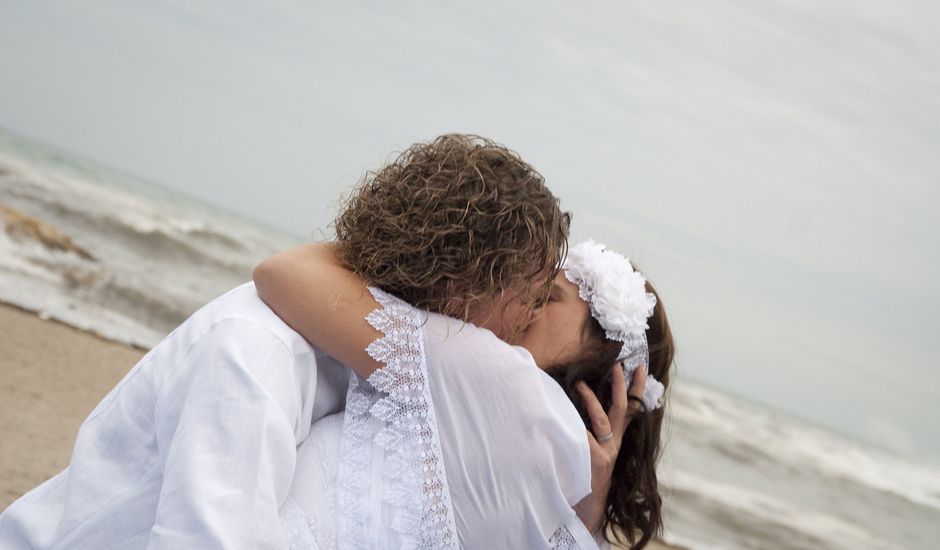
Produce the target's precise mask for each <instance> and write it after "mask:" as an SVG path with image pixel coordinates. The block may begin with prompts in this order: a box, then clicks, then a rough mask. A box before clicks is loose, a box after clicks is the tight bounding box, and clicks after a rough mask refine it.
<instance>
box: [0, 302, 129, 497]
mask: <svg viewBox="0 0 940 550" xmlns="http://www.w3.org/2000/svg"><path fill="white" fill-rule="evenodd" d="M143 354H144V352H143V351H141V350H138V349H133V348H131V347H128V346H125V345H122V344H117V343H114V342H110V341H107V340H104V339H102V338H99V337H97V336H94V335H92V334H89V333H87V332H83V331H81V330H78V329H75V328H72V327H69V326H66V325H63V324H61V323H59V322H56V321H44V320H42V319H40V318H39V317H38V316H37V315H35V314H33V313H29V312H26V311H22V310H20V309H16V308H14V307H10V306H6V305H0V433H2V434H3V437H2V438H0V509H4V508H6V507H7V505H9V504H10V503H11V502H12V501H13V500H15V499H16V498H18V497H19V496H20V495H21V494H23V493H24V492H26V491H27V490H29V489H31V488H33V487H35V486H36V485H38V484H39V483H40V482H42V481H45V480H46V479H48V478H50V477H52V476H53V475H55V474H56V473H58V472H59V471H60V470H62V468H64V467H65V466H67V465H68V462H69V457H70V456H71V453H72V446H73V445H74V444H75V436H76V434H77V433H78V428H79V426H80V425H81V423H82V420H84V419H85V417H86V416H88V413H90V412H91V410H92V409H93V408H94V407H95V405H96V404H97V403H98V401H100V400H101V398H102V397H104V395H105V394H106V393H108V391H109V390H110V389H111V388H112V387H114V385H115V384H116V383H117V382H118V380H120V379H121V378H122V377H123V376H124V375H125V374H126V373H127V371H128V370H130V368H131V367H133V366H134V364H135V363H137V361H138V360H139V359H140V357H141V356H143Z"/></svg>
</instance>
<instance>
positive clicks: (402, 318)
mask: <svg viewBox="0 0 940 550" xmlns="http://www.w3.org/2000/svg"><path fill="white" fill-rule="evenodd" d="M369 291H370V292H371V293H372V296H373V297H374V298H375V300H376V301H377V302H378V303H379V304H380V305H381V306H382V307H381V308H379V309H376V310H374V311H373V312H371V313H370V314H369V315H368V316H367V317H366V321H368V323H369V324H370V325H371V326H372V327H373V328H375V329H376V330H377V331H379V332H381V333H382V334H383V336H382V337H380V338H378V339H377V340H375V341H374V342H372V343H371V344H370V345H369V346H368V347H367V348H366V351H367V352H368V353H369V356H370V357H372V358H373V359H375V360H376V361H378V362H379V363H383V364H384V366H383V367H381V368H379V369H378V370H376V371H375V372H374V373H372V375H371V376H369V378H368V379H363V378H361V377H359V376H355V375H354V376H352V377H351V379H350V385H349V391H348V393H347V397H346V416H345V420H344V425H343V443H342V454H341V458H340V460H341V464H340V470H339V475H338V478H337V482H338V488H339V495H338V499H337V505H338V506H337V507H338V510H337V511H338V513H339V517H340V529H341V533H340V536H339V540H340V541H341V544H343V545H344V546H345V547H349V548H356V549H359V548H376V547H378V546H380V544H381V543H383V541H380V540H378V539H377V538H376V535H377V533H376V532H375V525H374V522H373V519H374V518H373V517H372V514H373V510H374V508H375V506H374V504H373V503H372V499H371V496H370V495H371V494H373V493H372V490H371V489H372V488H371V487H370V480H371V478H372V477H371V473H370V472H372V471H373V468H378V469H379V470H380V471H381V475H382V477H383V483H384V484H385V488H387V489H386V490H383V491H381V493H382V495H383V502H384V503H385V504H388V505H390V506H391V507H392V509H393V510H394V511H393V515H392V522H391V527H392V529H393V530H394V531H395V532H396V533H398V534H399V535H400V536H401V539H402V541H401V547H402V548H409V549H432V548H454V549H456V548H457V546H458V541H457V529H456V527H455V523H454V515H453V509H452V506H451V501H450V490H449V488H448V486H447V478H446V476H445V473H444V463H443V457H442V454H441V445H440V439H439V438H438V435H437V420H436V419H435V416H434V407H433V404H432V402H431V393H430V392H431V390H430V387H429V385H428V375H427V364H426V361H425V354H424V338H423V333H422V330H421V324H422V315H421V312H420V311H419V310H417V309H415V308H414V307H412V306H410V305H408V304H407V303H405V302H403V301H401V300H399V299H398V298H395V297H394V296H391V295H389V294H386V293H385V292H382V291H381V290H378V289H374V288H369ZM376 446H378V447H379V448H381V449H384V450H385V456H384V457H382V458H380V459H378V460H381V463H380V464H378V465H375V463H374V461H375V460H376V456H375V453H374V452H373V450H374V448H375V447H376ZM387 542H388V541H384V543H385V544H387Z"/></svg>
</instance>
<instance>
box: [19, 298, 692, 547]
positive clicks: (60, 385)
mask: <svg viewBox="0 0 940 550" xmlns="http://www.w3.org/2000/svg"><path fill="white" fill-rule="evenodd" d="M146 351H147V350H145V349H141V348H137V347H133V346H131V345H129V344H123V343H120V342H115V341H113V340H109V339H107V338H104V337H103V336H100V335H98V334H95V333H93V332H89V331H85V330H82V329H78V328H75V327H73V326H70V325H67V324H65V323H63V322H61V321H57V320H55V319H52V318H43V316H41V314H40V313H38V312H35V311H30V310H27V309H25V308H22V307H20V306H17V305H14V304H9V303H5V302H0V378H2V380H0V433H3V434H4V437H3V438H2V439H0V441H2V443H0V510H5V509H6V507H7V506H9V505H10V503H12V502H13V501H14V500H16V499H17V498H19V497H20V496H21V495H22V494H23V493H25V492H26V491H29V490H30V489H32V488H33V487H35V486H37V485H39V484H40V483H42V482H43V481H45V480H47V479H49V478H50V477H52V476H54V475H55V474H57V473H58V472H59V471H61V470H62V469H63V468H65V467H66V466H67V465H68V462H69V459H70V457H71V453H72V446H73V445H74V444H75V437H76V435H77V434H78V429H79V427H80V426H81V423H82V421H83V420H84V419H85V417H86V416H88V414H89V413H90V412H91V411H92V409H94V407H95V405H97V404H98V402H99V401H100V400H101V399H102V398H103V397H104V396H105V395H106V394H107V393H108V392H109V391H110V390H111V388H113V387H114V385H115V384H117V382H118V381H120V380H121V378H123V377H124V375H125V374H127V372H128V371H129V370H130V369H131V368H132V367H133V366H134V365H135V364H136V363H137V361H139V360H140V358H141V357H143V355H144V354H145V353H146ZM647 548H649V549H652V550H666V549H669V548H675V547H672V546H667V545H665V544H663V543H660V542H653V543H651V544H649V545H648V546H647Z"/></svg>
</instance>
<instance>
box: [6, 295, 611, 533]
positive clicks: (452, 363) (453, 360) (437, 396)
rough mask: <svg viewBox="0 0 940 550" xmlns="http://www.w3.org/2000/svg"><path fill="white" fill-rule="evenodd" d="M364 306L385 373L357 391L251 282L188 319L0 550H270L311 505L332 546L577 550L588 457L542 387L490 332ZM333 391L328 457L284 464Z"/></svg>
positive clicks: (387, 302)
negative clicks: (336, 415) (578, 507)
mask: <svg viewBox="0 0 940 550" xmlns="http://www.w3.org/2000/svg"><path fill="white" fill-rule="evenodd" d="M373 294H374V295H375V296H376V298H377V300H379V302H380V303H381V304H382V305H383V307H382V308H380V309H378V310H376V311H375V312H373V313H372V314H371V315H370V316H369V319H370V323H372V324H373V326H375V327H376V328H377V329H379V330H380V331H381V332H383V333H384V334H385V336H384V337H382V338H380V339H378V340H377V341H376V342H374V343H373V345H372V346H370V348H369V351H370V354H372V355H373V357H375V358H377V359H378V360H380V362H382V363H384V364H385V366H384V367H383V368H381V369H379V370H377V371H376V372H375V373H373V375H372V376H370V377H369V379H368V381H366V380H364V379H361V378H359V377H356V376H353V377H352V378H350V376H349V371H347V370H346V369H344V368H343V367H342V366H340V365H338V364H336V363H335V361H332V359H330V358H329V357H328V356H325V355H323V354H321V353H319V352H318V351H317V350H316V349H314V348H313V347H311V346H310V345H309V344H308V343H307V342H306V341H305V340H304V339H303V338H302V337H301V336H300V335H299V334H297V333H296V332H294V331H293V330H291V329H290V328H289V327H287V325H286V324H284V323H283V321H281V320H280V319H279V318H278V317H277V316H276V315H274V313H273V312H272V311H271V310H270V309H269V308H267V306H265V305H264V304H263V303H262V302H261V301H260V299H258V297H257V294H256V292H255V289H254V286H253V284H251V283H249V284H247V285H243V286H241V287H239V288H236V289H234V290H233V291H231V292H229V293H228V294H226V295H224V296H222V297H220V298H219V299H217V300H215V301H213V302H211V303H210V304H208V305H207V306H205V307H204V308H202V309H201V310H199V311H198V312H196V313H195V314H194V315H193V316H192V317H191V318H190V319H188V320H187V321H186V322H185V323H183V324H182V325H181V326H180V327H179V328H177V329H176V330H175V331H173V333H171V334H170V335H169V336H168V337H167V338H166V339H165V340H164V341H163V342H161V343H160V344H159V345H158V346H157V347H155V348H154V349H153V350H151V352H150V353H148V354H147V355H146V356H145V357H144V358H143V359H141V361H140V362H139V363H138V364H137V365H136V366H135V367H134V368H133V369H132V370H131V372H130V373H128V375H127V376H126V377H125V378H124V379H123V380H122V381H121V382H120V383H119V384H118V385H117V386H116V387H115V388H114V389H113V390H112V391H111V392H110V393H109V394H108V395H107V396H106V397H105V398H104V400H102V402H101V403H100V404H99V405H98V406H97V407H96V408H95V410H94V411H93V412H92V413H91V415H90V416H89V417H88V418H87V419H86V421H85V422H84V423H83V425H82V427H81V429H80V431H79V434H78V439H77V441H76V445H75V449H74V452H73V455H72V460H71V463H70V464H69V467H68V468H66V469H65V470H64V471H63V472H61V473H60V474H58V475H57V476H55V477H54V478H52V479H50V480H48V481H47V482H45V483H43V484H42V485H40V486H39V487H37V488H36V489H34V490H32V491H30V492H29V493H27V494H26V495H24V496H23V497H22V498H21V499H19V500H17V501H16V502H14V503H13V504H12V505H11V506H10V507H9V508H8V509H7V510H6V511H5V512H4V513H3V514H2V516H0V548H24V547H32V548H61V549H81V548H89V549H98V548H145V547H147V548H174V549H175V548H236V549H239V548H283V547H285V546H286V544H287V543H288V542H289V541H288V540H287V537H285V533H287V535H288V537H290V539H291V540H290V542H296V540H299V539H296V538H295V537H294V535H295V534H296V529H295V528H296V527H297V526H301V527H303V526H304V525H305V526H306V529H308V530H309V529H311V524H310V522H309V519H310V517H311V515H310V514H305V513H304V512H309V511H310V510H309V508H310V506H309V503H310V502H315V503H316V504H315V507H316V508H317V509H318V510H320V512H319V514H320V517H321V518H328V517H329V515H330V513H334V512H331V509H332V508H331V507H332V506H334V505H335V513H334V516H333V518H334V521H335V524H330V525H329V529H332V532H333V533H335V539H334V541H335V543H336V545H337V546H338V547H340V548H356V549H357V550H359V549H360V548H399V547H401V546H403V545H406V544H411V543H415V544H416V547H425V548H444V547H449V548H456V547H457V546H458V545H459V546H460V547H464V548H592V547H593V541H591V539H590V536H589V535H588V534H587V532H586V530H585V529H584V527H583V525H582V524H581V523H580V521H578V520H577V518H576V516H575V514H574V511H573V510H572V508H571V506H573V505H574V504H575V503H577V502H578V501H579V500H581V498H583V497H584V496H586V495H587V494H588V492H589V491H590V453H589V448H588V445H587V439H586V436H585V428H584V425H583V423H582V422H581V419H580V417H579V416H578V414H577V412H576V411H575V409H574V407H573V406H572V405H571V403H570V402H569V401H568V399H567V397H566V396H565V394H564V392H563V391H562V390H561V388H560V387H558V385H557V384H555V383H554V381H552V380H551V379H550V378H549V377H548V376H546V375H545V374H544V373H543V372H542V371H540V370H539V369H538V368H537V367H536V366H535V364H534V362H533V361H532V358H531V356H529V355H528V353H527V352H525V350H523V349H521V348H513V347H511V346H508V345H507V344H505V343H503V342H501V341H500V340H498V339H496V337H495V336H493V334H492V333H490V332H489V331H486V330H483V329H479V328H476V327H474V326H473V325H470V324H464V323H461V322H459V321H456V320H453V319H449V318H446V317H443V316H440V315H434V314H430V315H429V314H427V313H426V312H420V311H418V310H416V309H415V308H413V307H411V306H409V305H407V304H405V303H404V302H401V301H400V300H397V299H396V298H393V297H390V296H388V295H385V294H384V293H381V292H380V291H373ZM347 380H350V383H349V390H348V393H347V394H346V395H347V399H348V407H347V409H346V412H345V414H344V415H343V420H342V424H341V425H340V423H339V422H336V421H335V420H334V421H332V426H334V428H332V429H333V432H329V433H330V434H332V436H331V437H329V438H327V437H326V436H324V439H323V441H327V442H329V441H332V442H333V443H330V445H333V446H332V447H329V448H328V449H332V450H327V451H321V452H319V453H307V452H305V451H304V448H305V447H301V462H300V463H298V462H297V460H298V454H297V446H298V445H299V444H300V443H301V442H302V441H304V440H305V439H308V441H309V442H310V443H309V445H312V444H314V443H315V442H316V441H317V440H309V438H308V434H310V433H311V423H312V422H313V421H314V420H316V419H318V418H321V417H324V416H326V415H327V414H330V413H332V412H335V411H337V410H339V409H341V408H342V406H343V394H342V390H345V388H346V386H347ZM324 426H325V427H324V430H321V432H322V433H327V431H328V429H329V428H328V426H330V424H329V423H327V424H324ZM336 431H340V432H341V433H340V434H339V437H336V435H337V434H336ZM313 433H314V434H316V433H318V432H317V430H314V432H313ZM337 446H338V452H337V450H336V449H337ZM307 455H309V456H310V457H311V458H309V459H308V458H304V457H305V456H307ZM324 456H325V457H327V458H326V459H323V457H324ZM334 458H335V464H333V465H331V464H330V461H331V460H334ZM310 467H315V468H317V470H316V472H318V476H319V477H318V478H317V479H319V481H312V482H311V481H309V480H310V479H313V477H311V476H310V475H307V474H310V473H311V470H310ZM305 476H306V477H305ZM314 477H315V476H314ZM305 479H306V480H307V481H304V480H305ZM292 485H293V486H292ZM321 489H322V490H323V491H320V490H321ZM306 490H315V491H317V492H318V493H319V495H320V496H321V497H322V496H325V495H329V494H335V495H336V498H335V501H333V499H332V497H329V496H327V497H326V498H327V499H328V500H327V501H326V502H324V501H323V500H322V499H321V500H319V501H317V500H316V499H317V498H318V496H317V494H318V493H313V495H312V497H311V498H312V499H313V500H311V498H305V497H302V496H301V493H302V492H303V491H306ZM331 491H332V493H331ZM288 495H292V496H293V497H294V498H292V499H288ZM290 502H294V503H295V504H296V503H297V502H300V503H307V504H306V506H307V507H308V510H303V509H302V508H300V507H298V506H295V507H293V508H291V507H290V506H285V504H289V503H290ZM299 508H300V511H301V513H300V514H298V513H297V512H298V509H299ZM324 510H326V511H325V512H324ZM292 512H293V516H292V515H291V513H292ZM323 521H327V520H323ZM328 532H329V531H328V530H327V529H324V530H323V531H322V532H321V533H320V535H321V538H322V535H324V534H328ZM311 540H313V539H311ZM416 541H417V542H416ZM299 547H301V548H316V546H312V545H310V544H307V545H303V544H301V545H300V546H299Z"/></svg>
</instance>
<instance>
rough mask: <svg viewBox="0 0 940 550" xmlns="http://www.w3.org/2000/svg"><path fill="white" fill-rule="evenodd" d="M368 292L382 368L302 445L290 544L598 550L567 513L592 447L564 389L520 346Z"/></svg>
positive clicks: (285, 517) (290, 511)
mask: <svg viewBox="0 0 940 550" xmlns="http://www.w3.org/2000/svg"><path fill="white" fill-rule="evenodd" d="M371 290H372V293H373V296H375V298H376V300H377V301H378V302H379V303H380V304H381V305H382V308H380V309H377V310H375V311H374V312H373V313H372V314H370V315H369V317H368V320H369V322H370V323H371V324H372V325H373V326H374V327H375V328H376V329H377V330H379V331H380V332H382V333H383V334H384V336H383V337H381V338H379V339H378V340H376V341H375V342H373V343H372V345H370V346H369V348H368V351H369V353H370V355H372V357H373V358H375V359H376V360H377V361H379V362H380V363H383V364H384V367H382V368H380V369H379V370H377V371H376V372H374V373H373V374H372V375H371V376H370V377H369V378H368V379H367V380H365V379H362V378H359V377H356V376H353V377H352V382H351V384H350V388H349V392H348V394H347V408H346V411H345V414H344V415H337V416H332V417H328V418H326V419H324V420H321V421H320V422H318V423H317V424H315V425H314V427H313V429H312V430H311V434H310V437H309V438H308V439H307V440H306V441H305V442H304V443H303V444H302V445H301V447H300V449H299V452H298V462H297V468H296V472H295V477H294V481H293V483H292V486H291V489H290V497H289V498H288V499H287V500H286V501H285V504H284V507H283V508H282V510H281V518H282V522H283V523H284V531H285V533H287V534H288V537H287V542H288V546H289V547H290V548H292V549H311V548H315V549H321V550H326V549H328V548H330V549H332V548H355V549H371V548H421V549H425V548H427V549H430V548H458V547H460V548H572V549H574V548H582V549H587V548H596V547H597V545H596V543H595V542H594V540H593V539H592V538H591V536H590V534H589V533H588V532H587V530H586V529H585V527H584V526H583V524H582V523H581V522H580V521H579V520H578V519H577V517H576V516H575V513H574V511H573V509H572V506H573V505H574V504H576V503H577V502H579V501H580V500H581V499H582V498H583V497H584V496H586V495H587V494H588V493H589V491H590V451H589V448H588V445H587V439H586V437H585V428H584V424H583V422H582V421H581V419H580V417H579V416H578V414H577V412H576V411H575V409H574V407H573V406H572V405H571V402H570V401H569V400H568V399H567V397H566V396H565V394H564V392H563V391H562V390H561V388H560V387H559V386H558V385H557V384H556V383H555V382H554V381H553V380H552V379H551V378H549V377H548V376H547V375H545V374H544V373H543V372H542V371H541V370H539V369H538V368H537V367H536V366H535V363H534V362H533V361H532V358H531V356H530V355H529V354H528V352H526V351H525V350H524V349H522V348H517V347H512V346H509V345H507V344H505V343H504V342H502V341H500V340H498V339H497V338H496V337H495V336H494V335H493V334H492V333H491V332H489V331H487V330H482V329H479V328H477V327H475V326H473V325H470V324H464V323H461V322H459V321H456V320H454V319H450V318H447V317H444V316H441V315H435V314H428V313H426V312H422V311H419V310H417V309H415V308H413V307H411V306H409V305H407V304H406V303H404V302H402V301H400V300H398V299H397V298H394V297H392V296H389V295H387V294H385V293H383V292H381V291H378V290H374V289H371ZM331 516H332V517H333V518H335V523H333V522H331Z"/></svg>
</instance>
